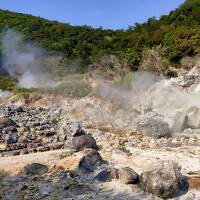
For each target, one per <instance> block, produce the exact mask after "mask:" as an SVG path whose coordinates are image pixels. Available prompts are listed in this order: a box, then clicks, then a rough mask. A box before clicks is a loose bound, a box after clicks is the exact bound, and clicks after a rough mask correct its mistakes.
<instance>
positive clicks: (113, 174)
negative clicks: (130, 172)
mask: <svg viewBox="0 0 200 200" xmlns="http://www.w3.org/2000/svg"><path fill="white" fill-rule="evenodd" d="M118 178H119V174H118V170H117V169H115V168H108V169H104V170H102V171H101V172H100V173H99V174H98V175H97V176H96V177H95V180H98V181H100V182H110V181H112V179H118Z"/></svg>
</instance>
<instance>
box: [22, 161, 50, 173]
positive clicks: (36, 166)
mask: <svg viewBox="0 0 200 200" xmlns="http://www.w3.org/2000/svg"><path fill="white" fill-rule="evenodd" d="M46 172H48V167H47V166H46V165H43V164H40V163H32V164H28V165H26V166H25V167H24V169H23V171H22V173H24V174H26V175H41V174H44V173H46Z"/></svg>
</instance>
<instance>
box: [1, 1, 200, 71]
mask: <svg viewBox="0 0 200 200" xmlns="http://www.w3.org/2000/svg"><path fill="white" fill-rule="evenodd" d="M7 27H10V28H14V29H16V30H17V31H19V32H21V33H23V34H24V36H25V39H26V40H33V41H36V42H37V43H39V44H40V45H41V46H43V47H45V48H46V49H48V50H49V51H55V52H59V53H61V54H62V55H64V56H65V57H67V58H70V59H76V58H81V59H82V60H83V64H84V65H85V66H86V65H88V64H89V63H93V62H95V61H96V60H98V58H100V57H101V56H102V55H108V54H114V55H117V56H118V57H119V58H120V62H121V63H122V64H123V65H124V66H126V67H129V68H132V69H138V66H139V65H141V63H142V62H143V60H144V59H146V56H145V55H146V54H149V51H150V49H152V48H153V49H154V50H155V49H156V50H155V51H157V52H158V54H159V56H161V57H162V58H165V59H164V60H162V62H160V63H159V64H160V67H161V69H160V71H167V70H168V69H169V67H170V66H171V65H172V66H175V67H180V60H181V59H182V58H183V57H185V56H195V55H196V54H199V53H200V47H199V44H200V1H199V0H186V1H185V3H184V4H183V5H181V6H180V7H179V8H177V9H176V10H175V11H171V12H170V13H169V15H165V16H161V17H160V19H159V20H157V19H156V18H154V17H152V18H149V19H148V20H147V22H146V23H143V24H135V25H133V26H130V27H129V28H128V29H127V30H116V31H113V30H103V29H102V28H98V29H94V28H92V27H88V26H71V25H69V24H64V23H59V22H56V21H49V20H46V19H42V18H40V17H34V16H31V15H27V14H20V13H14V12H10V11H5V10H0V30H1V32H2V31H3V30H5V28H7ZM158 45H160V46H159V48H155V46H158Z"/></svg>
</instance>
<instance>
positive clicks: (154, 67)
mask: <svg viewBox="0 0 200 200" xmlns="http://www.w3.org/2000/svg"><path fill="white" fill-rule="evenodd" d="M162 51H163V49H162V47H161V46H156V47H153V48H151V49H149V48H148V49H144V50H143V53H142V63H141V66H140V68H141V69H142V70H147V71H153V72H158V73H161V72H165V71H166V70H168V68H169V67H170V64H169V62H168V61H167V60H166V59H164V58H163V57H162V56H161V52H162Z"/></svg>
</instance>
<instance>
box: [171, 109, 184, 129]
mask: <svg viewBox="0 0 200 200" xmlns="http://www.w3.org/2000/svg"><path fill="white" fill-rule="evenodd" d="M187 121H188V118H187V116H186V113H185V112H184V111H178V112H177V113H176V115H175V118H174V124H173V127H172V132H173V133H181V132H182V131H184V130H185V129H186V128H187Z"/></svg>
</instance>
